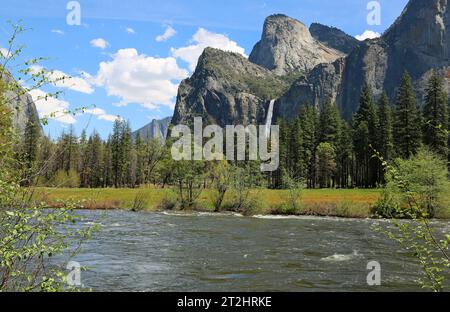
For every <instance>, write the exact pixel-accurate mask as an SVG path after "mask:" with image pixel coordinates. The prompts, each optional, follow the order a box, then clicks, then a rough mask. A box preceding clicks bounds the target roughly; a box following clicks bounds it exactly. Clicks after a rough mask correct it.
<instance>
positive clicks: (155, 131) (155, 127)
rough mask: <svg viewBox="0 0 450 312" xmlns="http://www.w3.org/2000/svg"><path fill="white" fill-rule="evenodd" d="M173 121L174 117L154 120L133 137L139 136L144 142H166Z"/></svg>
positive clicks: (134, 133)
mask: <svg viewBox="0 0 450 312" xmlns="http://www.w3.org/2000/svg"><path fill="white" fill-rule="evenodd" d="M171 120H172V117H167V118H164V119H161V120H159V119H153V120H152V122H151V123H149V124H148V125H146V126H144V127H142V128H141V129H139V130H137V131H135V132H133V137H134V138H136V137H137V135H138V134H139V136H140V137H141V139H142V140H143V141H147V140H159V141H160V142H165V140H166V137H167V132H168V130H169V125H170V122H171Z"/></svg>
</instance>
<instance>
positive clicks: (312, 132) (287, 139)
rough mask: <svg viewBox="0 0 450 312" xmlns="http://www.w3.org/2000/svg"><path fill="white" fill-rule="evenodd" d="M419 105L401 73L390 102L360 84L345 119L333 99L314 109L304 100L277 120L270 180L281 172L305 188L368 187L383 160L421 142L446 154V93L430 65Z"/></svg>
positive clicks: (378, 180)
mask: <svg viewBox="0 0 450 312" xmlns="http://www.w3.org/2000/svg"><path fill="white" fill-rule="evenodd" d="M425 94H426V95H425V99H424V103H423V105H422V107H423V109H421V106H420V105H419V101H418V100H417V98H416V92H415V90H414V86H413V83H412V80H411V77H410V76H409V74H408V73H406V72H405V73H404V75H403V77H402V80H401V84H400V86H399V88H398V91H397V97H396V100H395V103H394V104H393V105H392V104H391V103H390V102H389V98H388V96H387V95H386V93H384V94H383V95H382V96H381V97H380V99H379V100H378V101H377V102H376V101H375V100H374V96H373V94H372V91H371V89H370V87H369V86H368V85H367V84H366V85H365V86H364V87H363V89H362V91H361V97H360V100H359V110H358V111H357V112H356V113H355V114H354V115H353V118H352V120H351V121H350V122H346V121H344V120H343V119H342V118H341V114H340V111H339V108H338V107H337V105H335V104H334V103H331V102H328V103H326V104H325V105H324V106H323V107H322V108H321V109H320V110H319V109H318V108H316V107H314V106H311V105H306V106H304V107H303V108H301V111H300V113H299V115H298V117H296V118H294V119H293V120H291V121H285V120H279V121H278V124H279V126H280V169H279V170H278V171H277V172H275V173H274V174H272V175H271V176H270V185H272V187H275V188H279V187H283V185H284V184H285V183H284V180H285V178H284V177H285V176H286V175H288V176H290V177H294V178H295V179H297V180H301V179H302V180H304V181H305V183H306V184H307V186H308V187H309V188H316V187H320V188H330V187H336V188H351V187H359V188H373V187H377V186H378V185H380V184H383V183H384V169H383V164H382V160H380V157H374V156H375V155H378V156H381V159H383V160H384V161H390V160H393V159H396V158H401V159H408V158H409V157H411V156H412V155H414V154H416V152H417V151H418V149H419V148H420V146H421V145H426V146H428V147H429V148H430V149H431V150H432V151H434V152H435V153H436V154H437V155H439V156H440V157H441V158H444V159H445V160H447V159H449V136H448V131H447V130H448V128H449V116H448V110H449V108H448V106H449V102H448V96H447V94H446V92H445V88H444V82H443V78H442V77H441V76H440V75H439V74H438V73H437V72H436V71H433V73H432V75H431V77H430V78H429V80H428V83H427V88H426V92H425Z"/></svg>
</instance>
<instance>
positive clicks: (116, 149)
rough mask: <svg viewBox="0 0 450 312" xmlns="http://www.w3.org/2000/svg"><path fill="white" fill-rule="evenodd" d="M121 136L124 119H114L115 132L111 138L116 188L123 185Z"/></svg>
mask: <svg viewBox="0 0 450 312" xmlns="http://www.w3.org/2000/svg"><path fill="white" fill-rule="evenodd" d="M121 137H122V121H121V120H120V119H116V121H114V126H113V133H112V135H111V138H110V147H111V176H112V183H113V184H114V186H115V187H116V188H118V187H119V186H121V185H122V179H121V175H122V168H121V165H122V157H121V154H122V148H121Z"/></svg>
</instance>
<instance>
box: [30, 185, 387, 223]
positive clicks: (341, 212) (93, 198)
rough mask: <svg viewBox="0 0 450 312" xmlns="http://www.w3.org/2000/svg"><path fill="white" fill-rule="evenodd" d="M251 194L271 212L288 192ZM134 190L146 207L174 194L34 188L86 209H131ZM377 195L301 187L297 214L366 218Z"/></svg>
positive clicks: (205, 202)
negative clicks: (140, 195)
mask: <svg viewBox="0 0 450 312" xmlns="http://www.w3.org/2000/svg"><path fill="white" fill-rule="evenodd" d="M252 193H253V194H252V195H253V197H254V198H256V199H258V205H257V206H258V207H257V208H256V209H255V211H254V213H256V214H271V213H274V211H276V210H277V208H278V207H280V206H281V205H283V203H285V202H286V198H287V196H288V194H287V191H284V190H267V189H262V190H253V191H252ZM137 194H142V197H143V198H144V203H143V208H144V210H146V211H156V210H158V209H160V204H161V202H163V201H165V200H174V199H175V195H174V194H173V192H172V191H171V190H169V189H160V188H155V187H147V188H140V189H77V188H74V189H69V188H37V189H36V192H35V198H36V199H37V200H40V201H43V202H46V203H47V204H48V205H49V206H51V207H58V205H59V203H60V202H61V201H67V200H70V201H75V202H79V204H78V206H79V207H80V208H85V209H131V208H132V207H133V202H134V200H135V198H136V195H137ZM379 196H380V191H379V190H329V189H326V190H304V191H303V193H302V196H301V200H300V208H299V210H298V212H297V214H300V215H317V216H338V217H353V218H367V217H370V208H371V207H372V206H373V204H374V203H375V202H376V201H377V199H378V198H379ZM231 197H232V194H231V193H230V192H229V193H228V194H227V196H226V197H225V201H224V206H225V207H226V206H227V204H228V203H229V202H230V200H231ZM198 205H199V207H201V209H203V210H206V211H209V210H210V211H212V210H213V206H212V203H211V194H210V191H208V190H205V191H203V192H202V195H201V196H200V198H199V200H198Z"/></svg>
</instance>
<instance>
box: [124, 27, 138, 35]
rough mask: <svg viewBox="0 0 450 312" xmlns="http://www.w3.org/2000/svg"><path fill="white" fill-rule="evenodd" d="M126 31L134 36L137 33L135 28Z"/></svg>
mask: <svg viewBox="0 0 450 312" xmlns="http://www.w3.org/2000/svg"><path fill="white" fill-rule="evenodd" d="M126 31H127V33H129V34H131V35H134V34H135V33H136V31H135V30H134V29H133V28H131V27H128V28H127V29H126Z"/></svg>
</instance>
